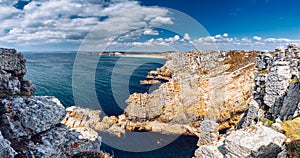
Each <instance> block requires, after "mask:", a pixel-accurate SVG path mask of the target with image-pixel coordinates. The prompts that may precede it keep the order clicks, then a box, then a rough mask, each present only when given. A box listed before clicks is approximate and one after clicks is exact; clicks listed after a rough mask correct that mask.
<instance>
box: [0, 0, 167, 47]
mask: <svg viewBox="0 0 300 158" xmlns="http://www.w3.org/2000/svg"><path fill="white" fill-rule="evenodd" d="M16 3H17V1H9V0H1V1H0V35H1V36H0V42H1V43H18V44H19V45H20V46H24V47H26V45H28V44H30V45H36V46H39V45H41V44H46V45H47V44H49V43H53V44H55V43H57V44H61V43H65V44H66V45H68V44H74V43H77V44H78V45H79V44H80V42H81V41H82V40H83V39H84V37H85V36H86V35H88V34H89V33H90V32H91V30H95V29H97V33H96V32H93V33H94V35H93V36H94V37H97V38H98V39H103V41H105V40H107V39H109V38H110V37H111V36H118V35H120V34H123V33H126V32H128V31H131V30H135V29H137V28H143V27H144V28H149V27H151V26H160V25H165V24H167V25H168V24H172V19H171V18H170V17H168V15H167V14H168V10H166V9H162V8H158V7H146V6H141V5H140V4H139V3H138V2H136V1H131V0H111V1H99V0H91V1H85V0H64V1H58V0H36V1H31V2H29V3H28V4H27V5H25V6H24V8H23V9H17V8H15V7H14V5H15V4H16ZM139 35H158V32H157V31H154V30H151V29H147V30H144V32H140V34H139ZM132 36H134V35H132ZM132 36H131V37H132ZM128 38H130V37H129V36H128ZM110 42H111V41H110ZM75 49H76V48H75Z"/></svg>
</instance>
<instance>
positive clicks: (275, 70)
mask: <svg viewBox="0 0 300 158" xmlns="http://www.w3.org/2000/svg"><path fill="white" fill-rule="evenodd" d="M299 60H300V49H299V48H298V47H297V46H296V45H289V46H288V47H287V49H284V48H278V49H276V51H275V53H274V54H273V55H271V54H266V53H261V54H260V55H258V56H257V58H256V61H255V67H256V69H255V87H254V91H253V96H254V100H253V101H252V104H250V105H249V112H247V113H246V114H245V115H244V118H243V119H242V121H241V122H240V127H246V126H249V125H251V124H253V122H255V121H258V120H264V119H265V120H269V121H272V122H275V120H277V122H278V121H285V120H291V119H293V118H294V117H296V116H298V115H299V114H300V104H299V102H300V95H299V93H300V83H299V77H300V76H299V74H300V73H299V71H300V66H299Z"/></svg>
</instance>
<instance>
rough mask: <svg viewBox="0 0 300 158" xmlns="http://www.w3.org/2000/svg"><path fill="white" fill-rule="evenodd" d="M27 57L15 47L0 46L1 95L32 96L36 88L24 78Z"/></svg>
mask: <svg viewBox="0 0 300 158" xmlns="http://www.w3.org/2000/svg"><path fill="white" fill-rule="evenodd" d="M25 61H26V60H25V59H24V58H23V55H22V54H21V53H18V52H17V51H16V50H14V49H4V48H0V97H5V96H7V95H26V96H31V95H32V94H33V93H34V92H35V88H34V87H33V86H32V84H31V82H30V81H27V80H24V79H23V77H24V75H25V74H26V68H25Z"/></svg>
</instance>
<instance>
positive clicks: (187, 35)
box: [183, 33, 191, 41]
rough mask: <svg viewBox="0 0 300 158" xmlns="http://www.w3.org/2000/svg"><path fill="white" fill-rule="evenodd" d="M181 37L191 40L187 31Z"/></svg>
mask: <svg viewBox="0 0 300 158" xmlns="http://www.w3.org/2000/svg"><path fill="white" fill-rule="evenodd" d="M183 39H184V40H187V41H189V40H191V37H190V35H189V34H188V33H186V34H184V37H183Z"/></svg>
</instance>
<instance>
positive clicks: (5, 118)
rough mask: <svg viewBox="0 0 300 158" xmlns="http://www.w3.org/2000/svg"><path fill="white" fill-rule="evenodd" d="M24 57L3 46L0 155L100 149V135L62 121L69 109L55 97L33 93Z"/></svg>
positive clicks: (68, 154) (6, 157) (64, 154)
mask: <svg viewBox="0 0 300 158" xmlns="http://www.w3.org/2000/svg"><path fill="white" fill-rule="evenodd" d="M25 73H26V68H25V59H23V56H22V54H20V53H17V52H16V50H13V49H3V48H0V150H1V151H0V157H1V158H10V157H14V156H15V157H71V156H73V155H75V154H78V153H80V152H86V151H99V152H100V145H101V137H99V136H98V135H96V136H94V139H91V140H89V139H85V138H87V137H86V135H85V133H84V132H83V131H81V132H82V134H81V133H78V132H76V131H75V130H70V129H68V128H67V127H66V126H65V125H63V124H61V123H60V122H61V121H62V120H63V119H64V117H65V114H66V111H65V108H64V107H63V106H62V104H61V103H60V101H59V100H58V99H57V98H55V97H49V96H33V97H30V96H31V95H32V94H33V93H34V91H35V88H34V87H33V85H32V84H31V82H30V81H26V80H24V79H23V77H24V75H25Z"/></svg>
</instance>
